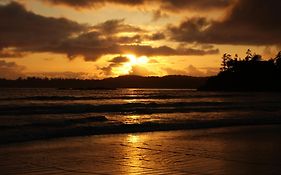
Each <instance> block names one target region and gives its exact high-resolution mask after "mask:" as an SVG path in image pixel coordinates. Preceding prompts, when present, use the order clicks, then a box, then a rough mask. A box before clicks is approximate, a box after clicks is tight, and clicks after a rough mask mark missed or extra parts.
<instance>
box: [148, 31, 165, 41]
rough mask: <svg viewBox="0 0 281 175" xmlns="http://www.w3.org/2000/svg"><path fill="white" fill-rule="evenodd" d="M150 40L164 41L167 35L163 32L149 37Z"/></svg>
mask: <svg viewBox="0 0 281 175" xmlns="http://www.w3.org/2000/svg"><path fill="white" fill-rule="evenodd" d="M147 38H148V39H149V40H152V41H157V40H163V39H165V38H166V36H165V34H164V33H162V32H158V33H154V34H152V35H150V36H148V37H147Z"/></svg>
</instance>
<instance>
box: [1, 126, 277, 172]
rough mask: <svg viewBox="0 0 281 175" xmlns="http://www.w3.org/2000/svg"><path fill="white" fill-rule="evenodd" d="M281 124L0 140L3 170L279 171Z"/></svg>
mask: <svg viewBox="0 0 281 175" xmlns="http://www.w3.org/2000/svg"><path fill="white" fill-rule="evenodd" d="M280 133H281V126H279V125H276V126H252V127H232V128H231V127H229V128H218V129H204V130H186V131H170V132H151V133H135V134H115V135H99V136H87V137H73V138H61V139H51V140H44V141H34V142H27V143H20V144H10V145H4V146H0V157H1V159H0V172H1V173H0V174H2V175H8V174H31V175H42V174H45V175H46V174H52V175H53V174H65V175H66V174H67V175H71V174H89V175H90V174H203V175H204V174H222V175H223V174H233V175H234V174H235V175H237V174H280V172H281V152H280V148H281V137H280Z"/></svg>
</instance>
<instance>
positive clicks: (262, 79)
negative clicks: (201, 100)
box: [199, 50, 281, 91]
mask: <svg viewBox="0 0 281 175" xmlns="http://www.w3.org/2000/svg"><path fill="white" fill-rule="evenodd" d="M280 80H281V51H280V52H279V53H278V54H277V56H276V57H275V58H272V59H269V60H263V59H262V57H261V55H257V54H252V53H251V50H248V51H247V52H246V57H245V58H244V59H241V58H239V57H238V55H235V57H234V58H232V56H231V55H230V54H227V53H226V54H224V55H223V57H222V67H221V71H220V73H219V74H218V75H217V76H214V77H211V78H210V79H209V80H208V81H207V83H206V84H205V85H204V86H202V87H201V88H199V90H208V91H281V81H280Z"/></svg>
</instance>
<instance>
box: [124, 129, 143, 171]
mask: <svg viewBox="0 0 281 175" xmlns="http://www.w3.org/2000/svg"><path fill="white" fill-rule="evenodd" d="M145 140H146V137H145V135H139V134H138V135H134V134H129V135H128V136H127V137H126V139H125V140H124V149H123V151H124V152H125V154H126V158H125V160H126V162H125V164H127V165H129V166H126V167H124V168H126V169H124V171H125V172H126V174H136V173H137V174H138V173H141V172H143V170H144V166H145V164H146V162H145V159H146V157H147V153H146V150H145V149H142V147H143V146H144V142H145Z"/></svg>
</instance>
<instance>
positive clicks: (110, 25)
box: [92, 19, 145, 34]
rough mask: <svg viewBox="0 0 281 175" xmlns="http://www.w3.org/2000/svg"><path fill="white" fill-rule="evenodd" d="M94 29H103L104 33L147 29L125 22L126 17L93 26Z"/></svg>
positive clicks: (135, 31)
mask: <svg viewBox="0 0 281 175" xmlns="http://www.w3.org/2000/svg"><path fill="white" fill-rule="evenodd" d="M92 28H93V29H94V30H98V31H102V32H103V33H104V34H116V33H122V32H133V33H139V32H145V30H143V29H141V28H139V27H135V26H132V25H129V24H125V19H113V20H108V21H105V22H103V23H100V24H97V25H95V26H93V27H92Z"/></svg>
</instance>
